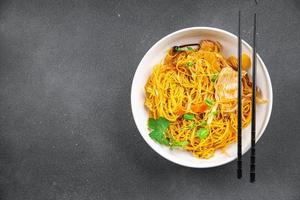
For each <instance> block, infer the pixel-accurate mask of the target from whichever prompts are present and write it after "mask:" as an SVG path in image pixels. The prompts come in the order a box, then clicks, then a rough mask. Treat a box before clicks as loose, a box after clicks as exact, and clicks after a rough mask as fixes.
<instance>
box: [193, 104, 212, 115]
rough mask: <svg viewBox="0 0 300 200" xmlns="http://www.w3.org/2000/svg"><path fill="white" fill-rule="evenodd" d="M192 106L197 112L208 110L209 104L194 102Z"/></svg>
mask: <svg viewBox="0 0 300 200" xmlns="http://www.w3.org/2000/svg"><path fill="white" fill-rule="evenodd" d="M191 108H192V111H193V112H195V113H203V112H204V111H206V110H207V108H208V106H207V105H206V104H205V103H201V104H193V105H192V106H191Z"/></svg>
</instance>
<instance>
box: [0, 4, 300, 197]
mask: <svg viewBox="0 0 300 200" xmlns="http://www.w3.org/2000/svg"><path fill="white" fill-rule="evenodd" d="M239 7H240V8H241V9H242V11H243V13H242V14H243V17H242V22H243V27H242V30H243V38H244V39H245V40H246V41H248V42H250V43H251V38H252V35H251V30H252V13H253V11H254V10H255V9H257V12H258V31H259V37H258V51H259V53H260V55H261V56H262V58H263V60H264V62H265V64H266V65H267V67H268V70H269V73H270V76H271V79H272V84H273V92H274V105H273V112H272V116H271V120H270V123H269V125H268V128H267V129H266V132H265V134H264V135H263V137H262V138H261V139H260V141H259V142H258V144H257V182H256V183H255V184H250V183H249V181H248V180H249V175H248V169H249V156H250V155H249V153H247V154H246V155H245V156H244V166H245V168H244V169H245V170H244V178H243V179H242V180H237V178H236V162H232V163H229V164H227V165H225V166H221V167H217V168H212V169H190V168H185V167H181V166H178V165H175V164H173V163H171V162H169V161H167V160H165V159H164V158H162V157H160V156H159V155H158V154H157V153H155V152H154V151H153V150H152V149H151V148H150V147H149V146H148V145H147V144H146V143H145V142H144V140H143V139H142V137H141V136H140V134H139V132H138V130H137V129H136V126H135V124H134V121H133V118H132V114H131V108H130V87H131V82H132V78H133V74H134V72H135V70H136V67H137V65H138V63H139V61H140V60H141V58H142V56H143V55H144V54H145V52H146V51H147V50H148V49H149V48H150V47H151V46H152V45H153V44H154V43H155V42H156V41H158V40H159V39H160V38H161V37H163V36H165V35H166V34H168V33H170V32H173V31H175V30H178V29H181V28H186V27H191V26H212V27H217V28H222V29H225V30H228V31H230V32H234V33H236V30H237V11H238V8H239ZM299 27H300V1H299V0H288V1H283V0H280V1H279V0H276V1H275V0H273V1H271V0H261V1H259V5H258V7H257V8H255V7H254V1H250V0H248V1H240V5H238V1H233V0H226V1H225V0H224V1H213V0H207V1H199V0H198V1H192V0H191V1H183V0H182V1H174V0H166V1H139V0H136V1H108V0H107V1H104V0H103V1H96V0H94V1H79V0H78V1H67V0H66V1H62V0H57V1H38V0H36V1H25V0H12V1H5V0H1V1H0V86H1V87H0V199H1V200H2V199H3V200H6V199H9V200H15V199H16V200H17V199H22V200H27V199H34V200H35V199H36V200H42V199H43V200H44V199H62V200H66V199H72V200H84V199H138V200H141V199H178V200H181V199H182V200H188V199H209V200H210V199H216V200H219V199H222V200H235V199H250V200H252V199H253V200H256V199H274V200H299V199H300V189H299V188H300V149H299V145H300V128H299V126H300V117H299V108H300V106H299V103H300V99H299V96H300V95H299V94H300V93H299V92H300V84H299V80H300V79H299V76H300V73H299V72H300V64H299V63H300V59H299V55H300V28H299Z"/></svg>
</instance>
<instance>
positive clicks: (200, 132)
mask: <svg viewBox="0 0 300 200" xmlns="http://www.w3.org/2000/svg"><path fill="white" fill-rule="evenodd" d="M208 134H209V132H208V130H207V129H206V128H200V129H199V130H198V131H197V132H196V135H197V136H198V137H199V138H200V139H201V140H203V139H205V138H206V137H207V136H208Z"/></svg>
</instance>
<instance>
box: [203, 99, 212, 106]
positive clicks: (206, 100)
mask: <svg viewBox="0 0 300 200" xmlns="http://www.w3.org/2000/svg"><path fill="white" fill-rule="evenodd" d="M204 102H205V103H206V104H207V105H208V106H210V107H211V106H212V105H213V103H212V101H211V100H210V99H205V101H204Z"/></svg>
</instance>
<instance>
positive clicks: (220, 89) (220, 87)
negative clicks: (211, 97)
mask: <svg viewBox="0 0 300 200" xmlns="http://www.w3.org/2000/svg"><path fill="white" fill-rule="evenodd" d="M215 90H216V93H215V98H216V99H217V100H224V99H236V98H237V90H238V86H237V72H236V71H235V70H233V69H232V68H231V67H225V68H223V69H222V70H221V72H220V74H219V77H218V79H217V82H216V84H215Z"/></svg>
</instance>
